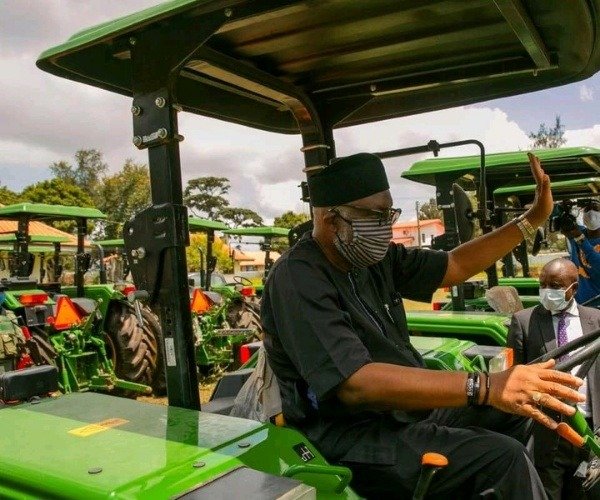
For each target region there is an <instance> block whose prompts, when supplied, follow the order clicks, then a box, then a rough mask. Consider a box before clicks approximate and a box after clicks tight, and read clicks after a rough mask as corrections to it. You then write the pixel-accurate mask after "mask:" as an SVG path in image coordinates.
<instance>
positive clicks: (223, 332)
mask: <svg viewBox="0 0 600 500" xmlns="http://www.w3.org/2000/svg"><path fill="white" fill-rule="evenodd" d="M213 331H214V333H213V335H214V336H215V337H232V336H234V335H254V334H255V333H256V330H255V329H254V328H216V329H215V330H213Z"/></svg>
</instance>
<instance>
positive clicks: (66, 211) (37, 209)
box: [0, 203, 106, 220]
mask: <svg viewBox="0 0 600 500" xmlns="http://www.w3.org/2000/svg"><path fill="white" fill-rule="evenodd" d="M22 218H27V219H29V220H35V219H38V220H42V219H53V220H58V219H79V218H84V219H106V215H105V214H103V213H102V212H101V211H100V210H98V209H97V208H89V207H73V206H65V205H46V204H44V203H16V204H14V205H6V206H5V207H0V219H12V220H19V219H22Z"/></svg>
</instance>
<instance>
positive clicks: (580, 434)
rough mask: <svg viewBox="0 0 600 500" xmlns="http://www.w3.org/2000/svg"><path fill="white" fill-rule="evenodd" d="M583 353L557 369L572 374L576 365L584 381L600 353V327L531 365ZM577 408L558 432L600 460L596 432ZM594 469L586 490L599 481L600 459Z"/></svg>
mask: <svg viewBox="0 0 600 500" xmlns="http://www.w3.org/2000/svg"><path fill="white" fill-rule="evenodd" d="M579 348H581V350H580V351H579V352H577V353H575V354H573V355H572V356H569V357H568V358H567V359H566V360H564V361H559V362H558V363H556V365H555V367H554V369H555V370H558V371H562V372H570V371H571V370H572V369H573V368H575V367H576V366H579V365H581V366H580V368H579V369H578V370H577V373H576V374H575V376H577V377H579V378H583V377H585V376H586V375H587V373H588V371H589V369H590V367H591V366H592V364H593V363H594V361H596V358H597V357H598V353H600V328H599V329H598V330H594V331H593V332H592V333H590V334H588V335H585V336H584V337H579V338H578V339H575V340H572V341H571V342H568V343H566V344H565V345H563V346H561V347H558V348H556V349H553V350H551V351H550V352H548V353H546V354H544V355H543V356H540V357H539V358H537V359H535V360H533V361H532V362H531V363H537V362H543V361H547V360H549V359H553V358H554V359H558V358H559V357H561V356H563V355H564V354H567V353H569V352H571V351H574V350H575V349H579ZM573 406H574V405H573ZM575 408H576V411H575V413H574V414H573V415H572V416H570V417H568V422H569V423H568V424H567V423H566V422H564V421H563V422H561V423H559V424H558V427H557V429H556V432H557V433H558V434H559V435H560V436H562V437H563V438H564V439H566V440H567V441H569V442H570V443H571V444H573V445H575V446H578V447H583V446H585V448H587V449H588V451H590V452H591V453H592V454H593V455H595V456H596V457H600V442H599V441H598V440H597V439H598V438H597V437H596V436H595V435H594V430H593V429H592V428H591V427H590V426H589V425H588V423H587V421H586V419H585V418H584V417H583V414H582V413H581V412H580V411H579V410H578V409H577V407H575ZM591 463H594V464H595V465H594V467H592V466H590V467H589V468H588V471H587V472H586V475H587V479H586V482H585V484H586V486H585V488H586V489H589V488H591V487H592V486H593V485H594V484H596V483H597V482H598V481H599V480H600V467H598V460H597V459H595V460H592V462H591Z"/></svg>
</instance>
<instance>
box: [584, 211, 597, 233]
mask: <svg viewBox="0 0 600 500" xmlns="http://www.w3.org/2000/svg"><path fill="white" fill-rule="evenodd" d="M583 224H584V225H585V227H587V228H588V229H589V230H590V231H595V230H596V229H600V212H598V211H597V210H588V211H587V212H583Z"/></svg>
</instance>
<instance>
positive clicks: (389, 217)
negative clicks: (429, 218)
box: [329, 205, 402, 226]
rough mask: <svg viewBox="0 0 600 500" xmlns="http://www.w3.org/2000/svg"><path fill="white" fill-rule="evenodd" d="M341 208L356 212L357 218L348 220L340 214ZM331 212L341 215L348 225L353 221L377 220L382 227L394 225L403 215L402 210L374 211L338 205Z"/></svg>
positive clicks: (386, 209)
mask: <svg viewBox="0 0 600 500" xmlns="http://www.w3.org/2000/svg"><path fill="white" fill-rule="evenodd" d="M340 208H350V209H352V210H353V211H354V213H355V214H356V216H355V217H352V219H347V218H346V217H344V216H343V215H342V214H341V213H340V211H339V209H340ZM329 211H330V212H334V213H335V214H337V215H339V216H340V217H341V218H342V219H343V220H345V221H346V222H347V223H348V224H351V223H352V220H353V219H377V220H378V222H379V225H380V226H383V225H386V224H394V223H395V222H396V221H397V220H398V218H399V217H400V214H401V213H402V209H401V208H385V209H383V210H374V209H372V208H365V207H356V206H354V205H337V206H335V207H333V208H330V209H329Z"/></svg>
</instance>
